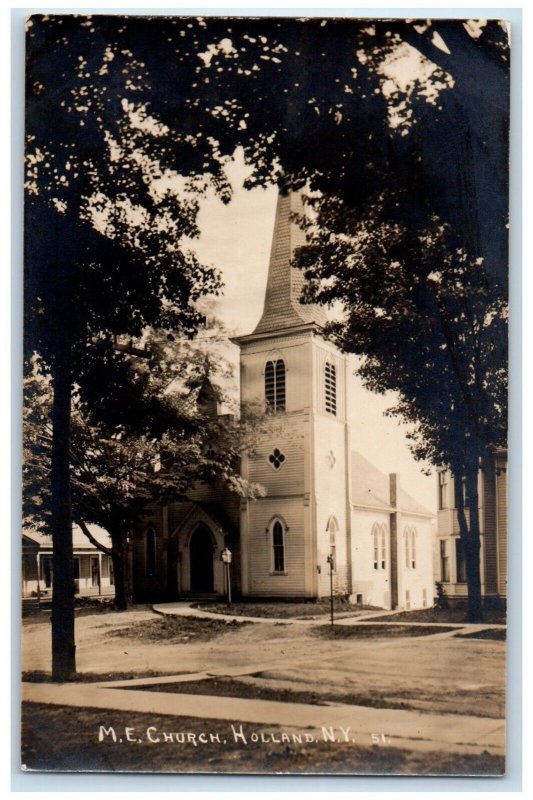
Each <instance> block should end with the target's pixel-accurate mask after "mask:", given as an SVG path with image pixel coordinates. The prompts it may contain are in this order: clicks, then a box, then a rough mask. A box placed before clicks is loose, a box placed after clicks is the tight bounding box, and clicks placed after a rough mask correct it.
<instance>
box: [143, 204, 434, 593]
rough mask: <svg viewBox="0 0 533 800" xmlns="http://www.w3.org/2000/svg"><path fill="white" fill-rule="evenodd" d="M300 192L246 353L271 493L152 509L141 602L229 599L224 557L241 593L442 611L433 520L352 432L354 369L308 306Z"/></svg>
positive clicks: (217, 493) (281, 216) (259, 460)
mask: <svg viewBox="0 0 533 800" xmlns="http://www.w3.org/2000/svg"><path fill="white" fill-rule="evenodd" d="M301 211H302V201H301V198H300V196H299V195H298V194H296V193H293V194H289V195H287V196H280V197H279V198H278V204H277V209H276V218H275V226H274V235H273V241H272V250H271V256H270V264H269V273H268V280H267V286H266V295H265V302H264V309H263V314H262V316H261V319H260V320H259V323H258V324H257V326H256V328H255V330H254V331H253V332H252V333H250V334H248V335H245V336H240V337H238V338H236V339H235V340H234V342H235V343H236V344H237V345H238V346H239V348H240V392H241V402H242V403H243V404H248V403H251V404H254V405H258V404H259V405H260V406H262V408H263V409H264V412H265V414H268V415H269V421H270V424H269V425H267V426H265V432H264V433H263V434H261V437H260V441H259V443H258V444H257V446H256V447H255V448H254V451H253V454H249V455H246V456H244V457H243V460H242V467H241V469H242V475H243V477H244V478H246V479H248V480H249V481H251V482H255V483H259V484H261V485H262V486H263V487H264V488H265V490H266V496H265V497H262V498H260V499H258V500H247V499H242V498H239V497H237V496H235V495H230V494H229V493H227V492H225V491H223V490H222V489H220V490H218V489H214V488H212V487H207V486H199V487H196V488H195V490H194V491H193V492H192V493H191V495H190V501H189V502H186V503H176V504H173V505H171V506H168V507H165V508H160V507H157V508H156V507H154V509H153V512H152V515H151V517H150V518H148V519H147V520H146V523H145V525H144V527H143V529H142V530H139V531H137V532H136V534H135V536H134V540H133V542H132V565H131V566H132V576H133V589H134V599H136V600H137V601H150V600H152V601H154V600H163V599H166V600H173V599H176V598H178V597H194V596H205V595H212V596H216V595H224V594H225V592H226V585H225V565H224V563H223V562H222V559H221V555H222V551H223V550H224V549H225V548H229V550H230V551H231V553H232V563H231V567H230V569H231V581H232V588H233V590H234V592H235V593H238V594H239V595H242V596H243V597H250V598H252V597H263V598H267V597H268V598H309V599H311V598H319V597H324V596H327V595H329V593H330V580H331V578H330V569H331V568H332V570H333V574H332V579H333V587H334V591H335V593H337V594H342V595H349V596H351V597H352V600H353V602H355V603H360V604H365V605H372V606H377V607H381V608H406V609H408V608H422V607H426V606H431V605H432V603H433V596H434V586H435V584H434V580H435V578H434V574H433V547H434V535H433V527H432V518H433V515H432V513H431V512H430V511H428V510H427V509H425V508H424V507H423V506H421V505H420V504H419V503H418V502H417V501H415V500H414V499H413V498H412V497H410V496H409V495H408V494H407V493H406V492H405V491H403V489H402V487H401V481H400V476H399V475H398V474H396V473H391V474H388V475H385V474H383V473H381V472H380V471H379V470H378V469H376V468H375V467H374V466H373V465H372V464H371V463H370V462H369V461H368V460H367V459H366V458H365V457H364V455H363V454H362V453H359V452H358V451H357V442H356V441H354V434H353V431H352V430H351V426H350V424H349V416H350V413H351V414H353V413H357V409H356V408H355V409H354V403H355V402H356V400H355V399H354V396H353V393H354V388H355V383H354V380H353V366H352V364H349V363H348V358H347V356H346V355H344V354H343V353H341V352H340V351H339V350H338V349H337V348H336V347H335V346H334V345H333V344H332V343H331V342H329V341H327V339H326V338H325V337H324V335H323V328H324V325H325V323H326V315H325V311H324V309H323V308H321V307H319V306H316V305H303V304H301V303H300V302H299V299H300V296H301V291H302V288H303V284H304V280H305V279H304V276H303V273H302V272H301V271H300V270H298V269H295V268H294V267H292V266H291V257H292V255H293V253H294V250H295V248H297V247H298V246H300V245H302V244H304V242H305V239H304V233H303V232H302V230H301V229H300V228H299V227H298V225H297V224H296V223H295V222H294V221H293V218H292V215H293V213H294V212H297V213H298V212H301Z"/></svg>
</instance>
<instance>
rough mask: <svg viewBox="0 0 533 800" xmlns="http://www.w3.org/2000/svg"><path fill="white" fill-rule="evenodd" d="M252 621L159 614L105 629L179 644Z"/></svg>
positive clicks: (112, 633) (205, 638)
mask: <svg viewBox="0 0 533 800" xmlns="http://www.w3.org/2000/svg"><path fill="white" fill-rule="evenodd" d="M251 624H253V623H251V622H236V621H230V622H226V620H224V619H209V618H205V617H203V618H194V617H171V616H165V617H163V616H158V617H155V616H154V618H153V619H149V620H144V621H142V622H134V623H132V624H131V625H128V626H126V627H124V628H118V629H117V630H113V631H108V633H107V636H112V637H119V638H126V639H136V640H144V641H145V642H158V643H160V644H179V643H185V642H193V641H194V642H208V641H211V640H212V639H215V638H216V637H217V636H220V635H221V634H223V633H228V632H231V631H236V630H239V629H240V628H241V627H242V626H243V625H251Z"/></svg>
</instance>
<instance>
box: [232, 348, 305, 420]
mask: <svg viewBox="0 0 533 800" xmlns="http://www.w3.org/2000/svg"><path fill="white" fill-rule="evenodd" d="M280 358H282V359H283V361H284V363H285V398H286V408H285V410H286V412H287V413H291V412H294V411H301V410H302V409H304V408H309V407H310V405H311V400H312V392H311V381H312V374H311V370H310V369H309V365H310V364H311V358H312V334H311V333H308V334H306V335H305V336H302V335H300V336H298V337H292V338H291V337H283V338H282V339H280V340H275V341H272V340H270V341H269V342H267V343H256V344H254V345H247V346H245V347H244V348H243V352H242V356H241V399H242V402H243V403H246V404H249V405H252V406H254V407H259V408H260V409H263V410H264V409H265V367H266V364H267V362H268V361H272V360H276V359H280ZM281 416H283V415H281Z"/></svg>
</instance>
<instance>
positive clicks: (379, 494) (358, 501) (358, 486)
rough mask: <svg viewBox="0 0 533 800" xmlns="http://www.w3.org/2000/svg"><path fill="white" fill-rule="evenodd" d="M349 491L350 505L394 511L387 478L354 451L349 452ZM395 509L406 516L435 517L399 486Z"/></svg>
mask: <svg viewBox="0 0 533 800" xmlns="http://www.w3.org/2000/svg"><path fill="white" fill-rule="evenodd" d="M351 490H352V505H354V506H372V507H374V508H382V509H384V510H385V511H394V510H395V509H394V508H393V506H391V504H390V484H389V476H388V475H385V473H383V472H381V471H380V470H379V469H378V468H377V467H375V466H374V464H372V463H371V462H370V461H368V460H367V459H366V458H365V457H364V456H362V455H361V454H360V453H357V452H356V451H355V450H352V452H351ZM397 509H398V511H403V512H404V513H406V514H409V513H411V514H421V515H423V516H427V517H433V516H435V515H434V514H433V513H432V512H431V511H429V510H428V509H427V508H425V506H423V505H422V504H421V503H419V502H418V501H417V500H415V499H414V498H413V497H411V495H410V494H408V493H407V492H405V491H404V490H403V489H402V488H401V484H400V488H399V491H398V500H397Z"/></svg>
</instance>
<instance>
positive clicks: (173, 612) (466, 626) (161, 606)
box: [152, 601, 505, 636]
mask: <svg viewBox="0 0 533 800" xmlns="http://www.w3.org/2000/svg"><path fill="white" fill-rule="evenodd" d="M152 610H153V611H154V612H155V613H156V614H162V615H163V616H173V617H197V618H200V619H218V620H225V621H226V622H257V623H259V624H269V625H272V624H274V625H317V624H324V625H326V624H328V623H329V616H327V615H321V616H316V617H309V618H304V619H298V618H295V617H292V618H291V617H289V618H287V617H284V618H276V617H249V616H243V615H241V614H232V613H231V609H228V613H227V614H219V613H215V612H213V611H204V610H203V609H200V608H194V607H193V604H192V603H189V602H186V601H177V602H175V603H157V604H156V605H153V606H152ZM343 613H346V612H343ZM400 613H403V612H402V611H401V610H400V611H397V612H395V611H387V610H384V611H359V612H354V614H353V616H342V617H341V616H338V617H335V625H343V626H350V627H352V626H355V625H357V626H359V625H400V626H404V627H416V626H419V627H425V628H427V627H432V628H445V629H446V630H445V631H443V633H442V634H435V635H437V636H453V635H454V634H455V633H457V631H459V630H460V631H461V633H464V634H467V633H473V632H474V631H476V630H478V631H479V630H489V629H499V628H505V625H502V624H498V623H484V622H483V623H469V622H414V621H413V622H408V621H404V620H398V621H397V622H395V621H393V620H390V619H387V620H386V621H385V622H382V621H381V619H380V618H381V617H387V618H388V617H391V616H393V615H394V614H400ZM449 628H453V630H452V631H450V630H449Z"/></svg>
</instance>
